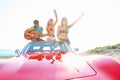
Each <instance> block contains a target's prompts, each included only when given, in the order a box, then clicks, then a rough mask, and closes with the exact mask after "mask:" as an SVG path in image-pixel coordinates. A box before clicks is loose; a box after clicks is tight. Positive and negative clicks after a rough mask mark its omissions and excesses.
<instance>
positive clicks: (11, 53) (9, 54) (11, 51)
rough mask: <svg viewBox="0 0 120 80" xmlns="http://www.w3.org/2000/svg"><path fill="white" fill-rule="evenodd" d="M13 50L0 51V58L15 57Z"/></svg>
mask: <svg viewBox="0 0 120 80" xmlns="http://www.w3.org/2000/svg"><path fill="white" fill-rule="evenodd" d="M16 55H17V54H15V50H12V49H0V56H2V57H3V56H16Z"/></svg>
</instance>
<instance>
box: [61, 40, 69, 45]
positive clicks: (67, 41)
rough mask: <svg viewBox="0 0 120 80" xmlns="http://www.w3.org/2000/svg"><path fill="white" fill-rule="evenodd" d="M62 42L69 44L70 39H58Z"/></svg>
mask: <svg viewBox="0 0 120 80" xmlns="http://www.w3.org/2000/svg"><path fill="white" fill-rule="evenodd" d="M60 40H61V41H62V42H65V43H67V44H68V45H69V46H70V40H69V39H60Z"/></svg>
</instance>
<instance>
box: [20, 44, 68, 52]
mask: <svg viewBox="0 0 120 80" xmlns="http://www.w3.org/2000/svg"><path fill="white" fill-rule="evenodd" d="M43 51H70V47H68V46H66V45H65V44H64V43H63V42H31V43H28V45H26V47H25V48H24V49H23V50H22V52H21V54H25V53H28V52H43Z"/></svg>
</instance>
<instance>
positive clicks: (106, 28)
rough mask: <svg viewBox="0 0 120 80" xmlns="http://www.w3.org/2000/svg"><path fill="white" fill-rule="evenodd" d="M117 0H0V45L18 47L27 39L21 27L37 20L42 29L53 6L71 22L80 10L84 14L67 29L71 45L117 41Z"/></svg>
mask: <svg viewBox="0 0 120 80" xmlns="http://www.w3.org/2000/svg"><path fill="white" fill-rule="evenodd" d="M119 4H120V2H119V0H0V28H1V29H0V36H1V38H0V39H1V40H0V48H1V49H2V48H3V49H16V48H17V49H22V48H23V47H24V46H25V45H26V44H27V42H29V41H28V40H25V39H24V37H23V34H24V30H25V29H27V28H29V27H31V26H33V23H32V22H33V20H34V19H38V20H39V21H40V25H41V26H43V27H44V28H45V26H46V23H47V21H48V19H49V18H53V19H55V17H54V14H53V9H56V10H57V13H58V18H59V22H58V24H57V25H56V28H57V26H58V25H59V24H60V21H61V18H62V17H64V16H65V17H67V18H68V23H69V24H70V23H72V22H73V21H74V20H75V19H77V18H78V17H79V16H80V15H81V14H82V13H85V15H84V16H83V17H82V18H81V19H80V21H78V22H77V23H76V24H75V25H74V27H72V28H71V29H70V31H69V38H70V41H71V47H73V48H74V47H78V48H80V51H81V52H82V51H85V50H88V49H92V48H95V47H98V46H104V45H112V44H116V43H119V42H120V31H119V29H120V28H119V27H120V22H119V21H120V5H119Z"/></svg>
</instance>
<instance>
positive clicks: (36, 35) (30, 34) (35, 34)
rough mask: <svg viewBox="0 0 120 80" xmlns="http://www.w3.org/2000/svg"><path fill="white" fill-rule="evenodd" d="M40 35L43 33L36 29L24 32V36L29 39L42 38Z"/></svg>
mask: <svg viewBox="0 0 120 80" xmlns="http://www.w3.org/2000/svg"><path fill="white" fill-rule="evenodd" d="M40 36H41V33H39V32H37V31H34V30H31V31H25V32H24V38H25V39H27V40H31V39H38V38H40Z"/></svg>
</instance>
